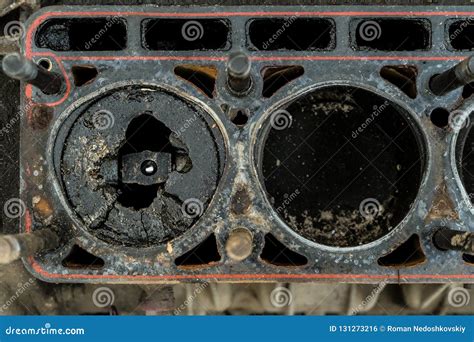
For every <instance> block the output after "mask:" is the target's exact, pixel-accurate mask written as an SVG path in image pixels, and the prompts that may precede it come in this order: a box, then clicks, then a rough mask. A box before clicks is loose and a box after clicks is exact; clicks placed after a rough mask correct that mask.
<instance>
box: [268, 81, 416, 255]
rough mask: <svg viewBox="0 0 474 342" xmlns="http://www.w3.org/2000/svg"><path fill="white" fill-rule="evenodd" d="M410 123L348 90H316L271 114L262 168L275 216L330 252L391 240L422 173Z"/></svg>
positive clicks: (381, 102) (374, 99)
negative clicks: (326, 247)
mask: <svg viewBox="0 0 474 342" xmlns="http://www.w3.org/2000/svg"><path fill="white" fill-rule="evenodd" d="M408 118H409V114H408V113H406V112H405V111H404V110H403V109H402V108H400V107H399V106H397V105H395V104H394V103H391V102H390V101H388V100H386V99H385V98H383V97H381V96H379V95H376V94H374V93H372V92H369V91H367V90H363V89H360V88H355V87H349V86H331V87H326V88H322V89H319V90H316V91H314V92H313V93H310V94H307V95H304V96H302V97H300V98H299V99H297V100H296V101H294V102H292V103H291V104H290V105H288V106H287V107H286V108H283V109H280V110H277V111H276V112H274V113H273V114H272V115H271V116H270V119H269V124H268V126H267V129H266V132H265V134H266V141H265V143H264V146H263V147H262V148H261V150H260V165H261V173H262V175H261V176H262V177H263V180H264V185H265V188H266V191H267V194H268V197H269V200H270V201H271V203H272V205H273V207H274V209H275V211H276V212H277V213H278V215H279V216H280V217H281V218H282V219H283V220H284V221H285V222H286V223H287V224H288V226H289V227H290V228H292V229H294V230H295V231H296V232H297V233H299V234H301V235H302V236H304V237H305V238H307V239H309V240H312V241H314V242H318V243H321V244H325V245H329V246H338V247H349V246H358V245H362V244H366V243H369V242H372V241H374V240H377V239H379V238H381V237H382V236H384V235H386V234H387V233H389V232H390V230H392V229H393V228H394V227H395V226H396V225H397V224H398V223H399V222H400V221H401V220H402V219H403V218H404V217H405V216H406V215H407V213H408V211H409V209H410V206H411V205H412V203H413V202H414V200H415V197H416V195H417V193H418V188H419V186H420V183H421V180H422V174H423V164H424V151H423V148H422V147H421V146H422V145H421V144H420V141H419V140H418V139H417V135H416V134H417V133H415V128H414V125H413V124H410V123H409V121H408V120H409V119H408ZM418 136H420V135H418Z"/></svg>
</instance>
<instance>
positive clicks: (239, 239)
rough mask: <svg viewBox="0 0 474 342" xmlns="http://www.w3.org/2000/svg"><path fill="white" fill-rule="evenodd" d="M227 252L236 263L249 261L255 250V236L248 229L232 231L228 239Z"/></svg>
mask: <svg viewBox="0 0 474 342" xmlns="http://www.w3.org/2000/svg"><path fill="white" fill-rule="evenodd" d="M225 250H226V252H227V255H228V256H229V257H230V258H231V259H232V260H235V261H242V260H245V259H247V258H248V257H249V256H250V254H252V250H253V236H252V233H250V231H249V230H248V229H246V228H236V229H234V230H232V231H231V232H230V234H229V238H228V239H227V242H226V245H225Z"/></svg>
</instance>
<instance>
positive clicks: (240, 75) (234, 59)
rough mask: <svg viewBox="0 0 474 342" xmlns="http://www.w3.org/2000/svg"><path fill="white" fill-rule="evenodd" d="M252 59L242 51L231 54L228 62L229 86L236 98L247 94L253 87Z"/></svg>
mask: <svg viewBox="0 0 474 342" xmlns="http://www.w3.org/2000/svg"><path fill="white" fill-rule="evenodd" d="M250 67H251V63H250V59H249V58H248V56H247V55H246V54H245V53H243V52H242V51H237V52H233V53H231V55H230V56H229V59H228V60H227V85H228V87H229V90H230V91H231V92H232V93H233V94H234V95H236V96H243V95H245V94H247V93H248V92H249V90H250V88H251V87H252V78H251V77H250Z"/></svg>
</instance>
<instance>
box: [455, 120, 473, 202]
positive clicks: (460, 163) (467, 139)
mask: <svg viewBox="0 0 474 342" xmlns="http://www.w3.org/2000/svg"><path fill="white" fill-rule="evenodd" d="M472 117H473V115H472V113H471V115H470V117H469V118H467V119H465V120H463V121H462V122H457V124H458V125H461V126H460V127H459V128H460V130H459V136H458V139H457V143H456V159H457V160H456V164H457V168H458V173H459V176H460V177H461V182H462V184H463V186H464V189H465V190H466V193H467V195H468V197H469V200H470V202H471V204H472V203H473V198H474V171H473V170H474V129H473V128H472ZM455 120H456V119H452V120H451V121H455Z"/></svg>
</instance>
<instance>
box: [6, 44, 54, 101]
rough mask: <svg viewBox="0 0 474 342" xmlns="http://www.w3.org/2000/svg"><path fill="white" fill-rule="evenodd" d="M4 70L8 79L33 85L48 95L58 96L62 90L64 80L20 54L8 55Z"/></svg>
mask: <svg viewBox="0 0 474 342" xmlns="http://www.w3.org/2000/svg"><path fill="white" fill-rule="evenodd" d="M2 68H3V72H4V73H5V74H6V75H7V76H8V77H11V78H14V79H16V80H20V81H24V82H27V83H29V84H32V85H34V86H35V87H37V88H39V89H40V90H41V91H42V92H43V93H45V94H47V95H54V94H58V93H60V92H61V90H62V84H63V79H62V77H61V76H60V75H58V74H56V73H53V72H50V71H48V70H46V69H45V68H43V67H42V66H39V65H37V64H35V63H33V62H32V61H31V60H29V59H26V58H25V57H24V56H22V55H20V54H19V53H10V54H8V55H6V56H5V57H4V58H3V61H2Z"/></svg>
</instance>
